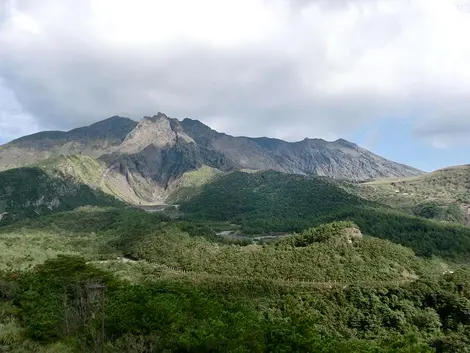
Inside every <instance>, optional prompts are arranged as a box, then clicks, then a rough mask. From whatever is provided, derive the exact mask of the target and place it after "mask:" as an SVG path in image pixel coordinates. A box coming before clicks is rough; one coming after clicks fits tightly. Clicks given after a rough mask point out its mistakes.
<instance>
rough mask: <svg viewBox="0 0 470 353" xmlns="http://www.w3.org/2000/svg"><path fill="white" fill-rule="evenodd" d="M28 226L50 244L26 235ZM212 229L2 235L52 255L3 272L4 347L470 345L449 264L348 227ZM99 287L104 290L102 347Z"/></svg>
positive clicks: (107, 214)
mask: <svg viewBox="0 0 470 353" xmlns="http://www.w3.org/2000/svg"><path fill="white" fill-rule="evenodd" d="M183 229H187V230H188V231H189V232H190V233H188V232H187V231H183ZM34 231H37V232H39V234H38V238H37V239H39V238H44V239H45V240H44V242H42V243H41V242H38V241H35V242H26V241H23V240H22V239H21V238H22V235H26V234H33V232H34ZM211 231H212V229H211V227H210V226H208V225H206V227H204V225H203V224H202V223H199V224H191V223H189V222H187V221H179V220H171V219H169V218H166V217H165V216H163V215H161V214H155V213H154V214H149V213H145V212H141V211H136V210H130V209H129V210H126V209H115V208H107V209H100V208H89V207H88V208H80V209H77V210H74V211H71V212H66V213H57V214H51V215H47V216H43V217H40V218H36V219H30V220H25V221H21V222H17V223H15V224H12V225H10V226H8V227H3V228H0V239H3V240H4V241H6V240H7V239H10V242H11V245H10V247H12V246H14V244H15V243H16V242H19V244H21V246H17V247H16V249H21V248H23V247H24V248H27V247H28V246H29V247H30V249H33V248H37V249H38V250H39V248H41V249H44V247H45V246H49V248H50V249H51V251H53V250H54V251H56V253H55V254H53V253H52V252H51V253H50V255H51V256H50V258H49V259H47V260H46V261H45V263H43V260H45V259H44V258H39V259H38V261H37V262H34V263H33V262H31V264H32V265H34V267H33V268H26V267H25V266H23V262H22V261H21V260H20V261H18V262H16V263H15V262H12V263H10V264H9V266H8V268H7V266H4V267H3V272H1V273H0V350H1V351H5V352H44V353H46V352H47V353H52V352H77V353H78V352H95V351H97V350H98V351H99V350H100V349H101V344H102V343H103V345H104V349H105V351H106V352H151V351H154V352H289V351H292V352H299V351H302V352H331V353H333V352H358V353H359V352H374V353H375V352H383V353H385V352H387V353H388V352H462V353H463V352H466V349H467V347H468V345H469V344H470V335H469V332H470V330H469V329H470V314H469V313H470V270H469V269H468V268H467V267H462V268H460V269H457V268H453V269H454V270H455V272H454V273H453V274H446V275H442V273H443V272H444V270H445V269H446V267H445V266H446V264H444V263H443V262H442V261H439V260H437V259H434V260H424V259H420V258H418V257H416V256H415V255H414V254H413V252H412V251H411V250H409V249H407V248H405V247H403V246H400V245H396V244H393V243H391V242H389V241H386V240H381V239H377V238H372V237H363V236H362V235H361V233H360V231H359V230H358V229H357V227H356V226H355V225H354V224H353V223H349V222H339V223H333V224H329V225H322V226H320V227H317V228H312V229H307V230H305V231H303V232H301V233H299V234H295V235H292V236H288V237H285V238H283V239H281V240H279V241H277V242H274V243H272V244H269V245H254V244H251V245H248V246H240V245H233V244H224V243H222V242H219V240H221V239H219V238H217V237H213V234H212V233H211ZM15 234H17V236H16V237H15V236H14V235H15ZM211 234H212V235H211ZM211 237H212V238H211ZM66 239H68V240H66ZM28 244H29V245H28ZM47 244H48V245H47ZM71 250H74V251H75V252H76V253H81V254H82V256H83V258H82V257H78V256H75V255H74V253H73V252H72V251H71ZM38 254H39V251H37V252H32V254H31V256H32V257H36V256H37V255H38ZM63 254H66V255H67V256H64V255H63ZM123 254H126V255H127V256H128V258H133V259H134V260H130V259H127V260H126V259H124V260H125V261H124V260H123V259H121V258H120V259H117V257H120V256H122V255H123ZM70 255H74V256H70ZM2 256H5V255H3V254H2ZM0 261H1V262H2V263H6V260H5V257H2V258H0ZM452 266H453V265H452ZM96 285H105V286H106V289H105V291H104V293H105V296H104V307H103V310H104V327H105V340H104V342H102V340H101V310H102V307H101V294H100V293H101V292H98V291H96V290H93V288H94V287H96Z"/></svg>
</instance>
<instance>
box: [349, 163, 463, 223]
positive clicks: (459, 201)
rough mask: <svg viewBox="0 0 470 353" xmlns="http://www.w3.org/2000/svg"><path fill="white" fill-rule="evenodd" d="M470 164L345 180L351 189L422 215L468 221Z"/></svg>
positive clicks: (459, 221) (356, 192) (359, 193)
mask: <svg viewBox="0 0 470 353" xmlns="http://www.w3.org/2000/svg"><path fill="white" fill-rule="evenodd" d="M469 185H470V166H459V167H452V168H447V169H442V170H438V171H435V172H433V173H430V174H426V175H422V176H418V177H410V178H399V179H384V180H377V181H372V182H368V183H363V184H356V185H352V184H343V186H344V187H345V188H346V189H347V190H348V191H350V192H352V193H355V194H356V195H358V196H361V197H364V198H366V199H368V200H372V201H377V202H380V203H383V204H387V205H389V206H392V207H394V208H396V209H399V210H402V211H405V212H408V213H410V214H414V215H417V216H421V217H426V218H431V219H436V220H439V221H450V222H455V223H464V224H467V223H468V217H466V214H465V212H464V211H465V210H466V206H468V205H470V187H469Z"/></svg>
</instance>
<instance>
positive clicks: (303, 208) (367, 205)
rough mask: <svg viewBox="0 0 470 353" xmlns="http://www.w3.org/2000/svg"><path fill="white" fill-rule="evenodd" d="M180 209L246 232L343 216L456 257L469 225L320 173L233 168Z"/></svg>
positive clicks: (422, 251) (467, 248) (419, 249)
mask: <svg viewBox="0 0 470 353" xmlns="http://www.w3.org/2000/svg"><path fill="white" fill-rule="evenodd" d="M181 210H182V211H183V212H185V213H186V214H187V217H188V219H207V220H218V221H229V222H233V223H239V224H241V225H242V226H243V230H244V231H245V232H246V233H264V232H270V231H275V232H280V231H300V230H302V229H306V228H309V227H312V226H315V225H320V224H322V223H327V222H332V221H338V220H348V221H353V222H355V223H356V224H357V225H358V226H359V227H360V228H361V230H362V231H363V232H364V234H367V235H373V236H376V237H380V238H385V239H389V240H391V241H393V242H396V243H399V244H403V245H405V246H408V247H410V248H412V249H413V250H414V251H415V252H416V253H417V254H418V255H422V256H427V257H430V256H432V255H437V256H442V257H445V258H448V259H452V260H456V261H467V259H468V258H469V256H470V228H466V227H463V226H458V225H453V224H447V223H438V222H434V221H430V220H426V219H424V218H419V217H413V216H409V215H406V214H404V213H400V212H398V211H396V210H393V209H392V208H390V207H387V206H384V205H381V204H378V203H374V202H371V201H367V200H364V199H361V198H359V197H358V196H354V195H352V194H349V193H347V192H346V191H344V190H343V189H342V188H340V187H338V186H337V184H336V183H334V182H331V181H330V180H328V179H323V178H310V177H302V176H295V175H288V174H283V173H278V172H273V171H268V172H259V173H242V172H236V173H232V174H230V175H227V176H223V177H220V178H218V179H217V180H215V181H214V182H212V183H210V184H207V185H206V186H205V187H204V188H203V191H202V192H201V193H199V194H198V195H196V196H195V197H194V198H193V199H191V200H190V201H188V202H186V203H184V204H182V205H181Z"/></svg>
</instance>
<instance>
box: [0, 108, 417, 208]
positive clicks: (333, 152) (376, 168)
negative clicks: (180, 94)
mask: <svg viewBox="0 0 470 353" xmlns="http://www.w3.org/2000/svg"><path fill="white" fill-rule="evenodd" d="M59 155H84V156H90V157H93V158H95V159H97V160H98V161H99V163H100V165H103V169H104V170H106V175H107V177H108V179H111V177H112V178H113V180H114V179H115V181H116V182H115V183H114V182H113V181H111V180H108V182H109V183H110V185H111V184H113V183H114V184H115V186H114V187H113V188H114V189H122V190H125V194H126V195H127V196H126V199H132V200H135V201H136V202H137V201H139V200H142V201H143V202H145V203H151V202H163V201H164V199H165V197H166V196H167V194H166V190H168V189H169V188H170V186H171V184H172V183H174V182H177V180H178V178H180V177H182V176H183V175H184V174H185V173H186V172H189V171H193V170H197V169H199V168H201V167H203V166H207V167H210V168H214V169H217V170H220V171H226V172H227V171H232V170H240V169H249V170H271V169H272V170H277V171H281V172H285V173H293V174H302V175H321V176H328V177H333V178H341V179H348V180H367V179H374V178H384V177H403V176H411V175H419V174H422V172H421V171H419V170H417V169H414V168H411V167H409V166H406V165H402V164H398V163H395V162H392V161H389V160H387V159H384V158H382V157H380V156H378V155H375V154H373V153H372V152H370V151H367V150H365V149H363V148H361V147H359V146H357V145H355V144H354V143H351V142H348V141H346V140H343V139H339V140H337V141H334V142H328V141H325V140H322V139H304V140H303V141H299V142H294V143H290V142H286V141H282V140H278V139H271V138H264V137H263V138H248V137H234V136H230V135H226V134H224V133H219V132H217V131H215V130H213V129H211V128H209V127H208V126H206V125H204V124H203V123H201V122H200V121H198V120H192V119H184V120H183V121H178V120H177V119H171V118H169V117H168V116H166V115H165V114H163V113H158V114H157V115H154V116H151V117H150V116H146V117H144V118H143V119H142V120H140V121H139V122H135V121H132V120H130V119H127V118H121V117H112V118H109V119H106V120H103V121H101V122H98V123H96V124H92V125H90V126H86V127H82V128H78V129H74V130H71V131H68V132H61V131H46V132H40V133H37V134H34V135H30V136H25V137H22V138H20V139H17V140H14V141H12V142H10V143H8V144H6V145H3V146H0V171H1V170H6V169H11V168H14V167H20V166H26V165H31V164H35V163H38V162H39V161H41V160H43V159H46V158H50V157H56V156H59ZM114 184H113V185H114Z"/></svg>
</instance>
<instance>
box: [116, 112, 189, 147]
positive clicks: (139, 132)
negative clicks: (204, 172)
mask: <svg viewBox="0 0 470 353" xmlns="http://www.w3.org/2000/svg"><path fill="white" fill-rule="evenodd" d="M179 140H183V141H185V142H188V143H190V142H194V141H193V139H191V138H190V137H189V136H188V135H186V134H185V133H184V131H183V130H182V129H180V126H179V123H178V121H177V120H173V121H172V119H170V118H168V117H167V116H166V115H165V114H163V113H158V115H154V116H152V117H149V116H146V117H144V118H143V119H142V120H141V121H140V122H139V123H138V124H137V126H136V127H135V128H134V130H132V131H131V132H130V133H129V134H128V135H127V137H126V138H125V139H124V141H123V142H122V144H121V145H120V147H119V152H121V153H129V154H131V153H137V152H139V151H142V150H143V149H145V148H147V147H148V146H154V147H156V148H165V147H172V146H174V145H175V144H176V143H177V142H178V141H179Z"/></svg>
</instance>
